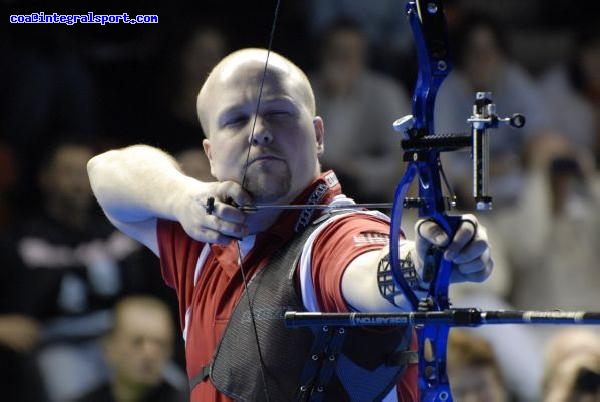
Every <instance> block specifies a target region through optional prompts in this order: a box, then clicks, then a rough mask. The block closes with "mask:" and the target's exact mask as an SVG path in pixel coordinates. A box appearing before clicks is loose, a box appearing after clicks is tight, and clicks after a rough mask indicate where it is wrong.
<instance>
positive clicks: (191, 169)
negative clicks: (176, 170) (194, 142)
mask: <svg viewBox="0 0 600 402" xmlns="http://www.w3.org/2000/svg"><path fill="white" fill-rule="evenodd" d="M177 161H178V162H179V165H180V167H181V170H183V172H184V173H185V174H186V175H188V176H190V177H193V178H194V179H198V180H201V181H215V180H216V179H215V178H214V177H213V175H212V174H211V173H210V162H209V160H208V157H207V156H206V153H205V152H204V150H203V149H202V148H190V149H186V150H184V151H182V152H180V153H179V154H178V155H177Z"/></svg>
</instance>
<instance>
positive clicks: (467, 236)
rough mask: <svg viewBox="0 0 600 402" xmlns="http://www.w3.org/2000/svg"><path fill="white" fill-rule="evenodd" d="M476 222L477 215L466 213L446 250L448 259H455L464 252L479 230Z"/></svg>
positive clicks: (445, 256)
mask: <svg viewBox="0 0 600 402" xmlns="http://www.w3.org/2000/svg"><path fill="white" fill-rule="evenodd" d="M475 222H477V220H476V219H475V217H473V216H470V215H464V219H463V221H462V222H461V223H460V225H459V227H458V229H457V230H456V233H455V234H454V238H453V239H452V242H451V243H450V245H449V246H448V248H447V249H446V251H445V252H444V258H445V259H446V260H448V261H454V259H456V258H457V257H458V256H459V254H461V253H462V251H463V249H464V248H465V246H466V245H467V244H469V243H470V242H471V241H472V240H473V238H474V236H475V233H476V232H477V224H476V223H475ZM467 261H468V260H467ZM455 262H456V261H455Z"/></svg>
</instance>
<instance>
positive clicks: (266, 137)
mask: <svg viewBox="0 0 600 402" xmlns="http://www.w3.org/2000/svg"><path fill="white" fill-rule="evenodd" d="M248 141H249V142H250V144H251V145H266V144H270V143H271V142H273V134H271V131H270V130H269V128H268V127H267V126H266V125H265V124H264V123H263V122H261V119H258V120H257V121H256V125H255V126H254V132H253V133H250V137H248Z"/></svg>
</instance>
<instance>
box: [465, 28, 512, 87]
mask: <svg viewBox="0 0 600 402" xmlns="http://www.w3.org/2000/svg"><path fill="white" fill-rule="evenodd" d="M467 41H468V43H467V44H466V47H467V50H466V52H465V60H464V66H465V73H466V74H467V77H468V78H469V80H470V81H471V83H472V84H473V86H474V88H473V89H474V90H476V91H483V90H489V89H490V87H491V86H492V85H493V83H494V81H495V80H496V78H497V76H498V74H499V72H500V68H501V65H502V62H503V57H502V53H501V51H500V48H499V46H498V43H497V42H496V38H495V37H494V33H493V32H492V30H491V29H489V28H487V27H484V26H481V27H477V28H475V29H473V31H471V34H470V35H469V37H468V39H467Z"/></svg>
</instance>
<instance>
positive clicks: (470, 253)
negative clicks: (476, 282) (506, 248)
mask: <svg viewBox="0 0 600 402" xmlns="http://www.w3.org/2000/svg"><path fill="white" fill-rule="evenodd" d="M487 250H488V243H487V241H485V240H484V239H478V240H473V241H472V242H471V243H470V244H469V245H468V246H467V247H465V248H464V249H463V250H461V252H460V253H459V254H457V255H456V256H455V257H454V258H453V259H450V258H447V260H448V261H452V262H453V263H455V264H465V263H468V262H470V261H473V260H475V259H478V258H481V255H482V254H484V253H485V252H486V251H487Z"/></svg>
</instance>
